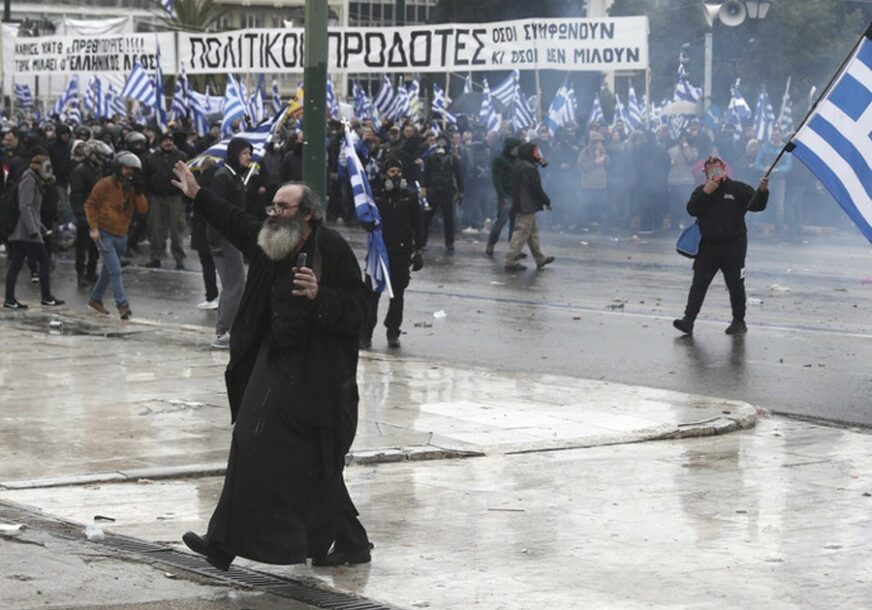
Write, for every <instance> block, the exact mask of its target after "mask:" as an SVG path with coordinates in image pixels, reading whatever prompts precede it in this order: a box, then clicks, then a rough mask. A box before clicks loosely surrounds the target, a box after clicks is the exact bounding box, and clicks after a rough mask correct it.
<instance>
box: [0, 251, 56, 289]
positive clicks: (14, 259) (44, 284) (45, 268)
mask: <svg viewBox="0 0 872 610" xmlns="http://www.w3.org/2000/svg"><path fill="white" fill-rule="evenodd" d="M8 245H9V250H10V252H9V254H10V257H9V258H10V261H9V270H8V271H7V272H6V300H7V301H14V300H15V282H16V281H17V280H18V272H19V271H21V267H23V266H24V259H25V258H27V257H30V258H33V259H35V260H36V261H37V263H38V267H39V289H40V292H42V299H43V300H44V301H47V300H49V299H50V298H51V286H49V273H50V272H51V263H50V262H49V260H48V250H46V249H45V244H43V243H41V242H35V241H10V242H9V244H8Z"/></svg>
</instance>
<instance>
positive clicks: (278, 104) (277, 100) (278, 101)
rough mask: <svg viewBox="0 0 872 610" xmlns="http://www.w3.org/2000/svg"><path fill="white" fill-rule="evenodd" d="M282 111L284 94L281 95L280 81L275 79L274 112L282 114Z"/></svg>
mask: <svg viewBox="0 0 872 610" xmlns="http://www.w3.org/2000/svg"><path fill="white" fill-rule="evenodd" d="M281 109H282V94H281V93H279V81H277V80H276V79H273V82H272V111H273V114H275V113H276V112H281Z"/></svg>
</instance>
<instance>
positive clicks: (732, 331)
mask: <svg viewBox="0 0 872 610" xmlns="http://www.w3.org/2000/svg"><path fill="white" fill-rule="evenodd" d="M724 332H725V333H727V334H728V335H746V334H748V326H747V325H746V324H745V321H744V320H733V321H732V322H731V323H730V325H729V326H727V330H725V331H724Z"/></svg>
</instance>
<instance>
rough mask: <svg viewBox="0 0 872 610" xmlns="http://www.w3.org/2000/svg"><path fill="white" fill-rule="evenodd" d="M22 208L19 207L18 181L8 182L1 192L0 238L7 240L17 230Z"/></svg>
mask: <svg viewBox="0 0 872 610" xmlns="http://www.w3.org/2000/svg"><path fill="white" fill-rule="evenodd" d="M20 216H21V210H19V209H18V181H17V180H14V181H12V182H10V183H7V184H6V188H5V189H4V190H3V193H2V194H0V239H2V240H7V239H9V236H10V235H12V233H13V232H14V231H15V227H16V226H17V225H18V219H19V217H20Z"/></svg>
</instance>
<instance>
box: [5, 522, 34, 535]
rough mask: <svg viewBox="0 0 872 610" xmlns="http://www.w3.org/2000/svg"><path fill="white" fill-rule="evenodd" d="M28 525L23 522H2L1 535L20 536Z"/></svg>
mask: <svg viewBox="0 0 872 610" xmlns="http://www.w3.org/2000/svg"><path fill="white" fill-rule="evenodd" d="M26 527H27V526H26V525H24V524H23V523H16V524H14V525H13V524H12V523H0V536H8V537H12V536H18V535H20V534H21V532H23V531H24V529H25V528H26Z"/></svg>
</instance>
